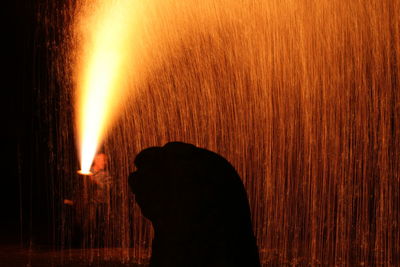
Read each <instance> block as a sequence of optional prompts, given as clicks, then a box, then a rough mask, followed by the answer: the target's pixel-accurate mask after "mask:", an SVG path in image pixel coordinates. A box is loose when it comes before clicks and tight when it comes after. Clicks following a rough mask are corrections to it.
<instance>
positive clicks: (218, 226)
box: [129, 142, 260, 267]
mask: <svg viewBox="0 0 400 267" xmlns="http://www.w3.org/2000/svg"><path fill="white" fill-rule="evenodd" d="M135 165H136V166H137V171H136V172H134V173H132V174H131V175H130V177H129V183H130V187H131V189H132V192H133V193H134V194H135V197H136V201H137V202H138V204H139V206H140V207H141V210H142V213H143V215H144V216H146V217H147V218H148V219H150V220H151V221H152V224H153V227H154V233H155V236H154V240H153V254H152V258H151V266H174V267H179V266H220V267H223V266H260V263H259V257H258V250H257V245H256V240H255V238H254V235H253V231H252V225H251V219H250V218H251V217H250V208H249V204H248V200H247V195H246V191H245V188H244V186H243V183H242V181H241V179H240V177H239V175H238V174H237V172H236V171H235V169H234V168H233V166H232V165H231V164H230V163H229V162H228V161H227V160H226V159H224V158H223V157H221V156H220V155H218V154H216V153H214V152H211V151H208V150H206V149H202V148H197V147H195V146H194V145H191V144H185V143H180V142H172V143H168V144H166V145H165V146H163V147H151V148H147V149H145V150H143V151H142V152H140V153H139V154H138V155H137V157H136V159H135Z"/></svg>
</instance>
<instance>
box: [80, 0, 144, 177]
mask: <svg viewBox="0 0 400 267" xmlns="http://www.w3.org/2000/svg"><path fill="white" fill-rule="evenodd" d="M138 2H139V1H130V0H122V1H97V2H91V3H89V4H85V3H83V5H82V8H81V9H79V11H78V14H77V19H76V26H75V30H76V34H77V40H78V53H77V58H76V60H77V62H76V72H77V73H76V75H75V76H76V78H77V80H76V83H77V85H76V87H77V94H76V96H77V99H76V105H77V106H76V110H77V131H78V133H77V134H78V147H79V148H80V161H81V173H83V174H85V173H89V172H90V167H91V164H92V161H93V158H94V156H95V154H96V151H97V150H98V147H99V145H100V144H101V142H102V140H103V139H104V136H105V134H106V130H107V128H108V127H110V125H111V124H112V122H113V121H114V119H115V115H116V113H117V111H118V109H119V107H120V105H121V104H122V102H121V99H123V98H124V96H125V95H126V91H127V89H128V88H129V86H128V85H127V81H128V79H127V77H128V76H129V73H127V71H126V70H127V69H128V68H127V64H128V63H129V64H130V68H131V67H132V61H133V60H132V59H133V58H134V51H137V49H134V47H132V46H133V45H134V44H135V42H132V38H133V37H134V36H135V35H136V36H139V35H140V34H139V33H138V29H140V28H143V27H138V22H139V21H141V22H144V19H143V17H140V14H143V12H142V11H143V10H142V7H143V6H140V5H139V4H138ZM136 43H137V42H136Z"/></svg>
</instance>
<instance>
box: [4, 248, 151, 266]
mask: <svg viewBox="0 0 400 267" xmlns="http://www.w3.org/2000/svg"><path fill="white" fill-rule="evenodd" d="M128 253H132V251H128V250H121V249H117V248H115V249H86V250H83V249H70V250H59V251H54V250H49V249H45V248H37V249H32V250H29V249H22V248H20V247H19V246H1V247H0V266H10V267H12V266H26V267H31V266H32V267H33V266H35V267H36V266H65V267H68V266H71V267H72V266H74V267H75V266H77V267H81V266H82V267H83V266H105V267H108V266H110V267H111V266H113V267H114V266H115V267H123V266H131V267H140V266H147V265H146V264H144V263H143V264H138V263H137V262H136V261H135V260H134V259H133V258H132V256H131V257H130V259H129V258H128V257H127V255H128ZM124 258H125V260H124Z"/></svg>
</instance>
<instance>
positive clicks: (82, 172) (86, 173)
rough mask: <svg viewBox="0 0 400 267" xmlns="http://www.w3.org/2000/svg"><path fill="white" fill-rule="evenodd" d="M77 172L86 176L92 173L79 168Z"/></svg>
mask: <svg viewBox="0 0 400 267" xmlns="http://www.w3.org/2000/svg"><path fill="white" fill-rule="evenodd" d="M77 173H78V174H80V175H86V176H92V175H93V173H92V172H90V171H89V172H85V171H82V170H80V171H77Z"/></svg>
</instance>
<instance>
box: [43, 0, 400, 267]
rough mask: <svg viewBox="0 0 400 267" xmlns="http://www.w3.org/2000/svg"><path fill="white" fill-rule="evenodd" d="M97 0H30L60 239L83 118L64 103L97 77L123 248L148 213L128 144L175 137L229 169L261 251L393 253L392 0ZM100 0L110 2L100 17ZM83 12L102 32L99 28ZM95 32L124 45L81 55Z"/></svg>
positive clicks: (134, 149) (362, 259)
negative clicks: (135, 189)
mask: <svg viewBox="0 0 400 267" xmlns="http://www.w3.org/2000/svg"><path fill="white" fill-rule="evenodd" d="M100 2H101V3H103V4H104V6H103V5H101V6H97V5H96V4H97V2H96V1H94V2H92V1H63V3H54V1H47V2H45V3H41V4H38V6H37V10H38V20H39V22H40V23H39V26H38V27H40V29H42V30H43V32H45V35H46V40H47V41H46V48H47V50H46V53H47V58H48V59H49V62H51V63H49V65H48V69H47V70H48V73H50V75H49V77H48V78H43V77H42V78H41V79H46V82H42V83H38V87H39V88H41V87H40V86H43V84H46V85H48V86H47V87H46V88H45V89H42V90H39V91H38V92H37V96H38V97H37V99H38V100H37V101H39V102H40V103H44V105H42V106H41V110H42V111H43V112H41V114H46V115H44V116H47V117H46V120H47V122H48V123H47V127H48V128H47V129H48V131H47V132H46V133H47V135H46V140H47V141H48V145H47V146H46V147H43V148H40V149H41V150H42V151H46V152H43V153H47V154H46V155H48V156H47V157H46V159H47V164H46V168H48V170H49V171H48V173H51V174H52V175H50V176H49V178H46V179H48V180H46V181H48V182H47V183H45V184H44V186H45V187H47V188H48V191H47V192H49V199H52V202H51V203H52V205H49V214H52V223H53V225H54V227H53V228H52V229H51V233H52V236H54V243H55V244H57V246H60V247H61V248H68V247H69V246H70V243H69V242H70V239H69V238H70V233H71V229H70V227H69V225H70V224H69V220H70V218H69V217H68V216H67V214H66V212H65V207H64V206H63V204H62V203H61V201H59V198H60V196H64V195H66V194H68V193H69V192H73V191H74V190H75V189H76V187H77V181H78V178H77V177H76V173H75V170H76V169H77V168H78V166H77V162H78V161H79V159H77V157H76V154H77V153H76V151H75V147H76V146H75V144H76V143H78V144H79V146H80V145H81V144H82V143H84V141H83V140H84V137H83V136H84V135H83V134H79V132H80V130H81V129H84V128H83V126H82V125H85V126H90V124H89V123H87V122H85V120H86V119H84V118H83V117H82V116H81V113H80V112H81V111H78V112H71V110H72V108H71V107H73V106H74V105H75V103H77V106H76V107H77V108H79V107H80V103H81V102H80V101H81V100H78V102H75V101H76V99H77V98H76V97H78V96H82V95H81V93H80V92H83V91H80V90H81V89H83V88H88V87H86V85H88V84H96V83H99V84H100V85H96V86H95V88H97V89H98V90H100V89H101V88H105V87H106V86H108V85H110V87H108V88H111V89H112V92H113V93H114V94H115V95H116V98H110V97H108V96H107V97H105V99H107V100H111V99H113V100H112V102H111V103H110V104H111V106H110V109H108V108H107V110H112V111H115V114H110V115H104V118H105V121H106V122H111V124H110V125H104V128H102V129H100V128H99V130H98V132H99V135H98V137H93V138H92V137H90V138H89V139H90V140H91V141H96V142H98V143H102V145H103V147H104V149H105V150H106V151H107V153H108V154H109V155H110V160H111V165H110V168H111V172H112V175H113V177H114V178H115V179H116V181H119V182H118V186H119V190H118V194H116V195H115V201H114V202H113V203H115V204H114V206H113V207H112V208H113V210H115V211H116V214H118V216H117V217H115V220H114V221H113V222H114V223H113V225H112V227H111V229H110V231H109V232H108V234H107V236H106V238H107V242H108V244H109V245H110V247H119V248H131V249H130V250H121V259H124V260H125V261H129V260H132V259H134V260H135V261H139V262H140V261H142V260H144V259H146V258H147V257H148V256H149V255H150V253H151V251H150V240H151V237H152V232H151V227H150V226H149V224H148V222H147V221H146V220H144V219H143V217H142V216H141V214H140V211H139V209H138V207H137V206H136V204H135V201H134V199H133V197H132V196H131V194H130V192H129V190H128V187H127V181H126V179H127V176H128V174H129V173H130V172H131V171H132V168H133V163H132V162H133V158H134V156H135V155H136V154H137V153H138V152H139V151H140V150H142V149H143V148H145V147H148V146H154V145H163V144H165V143H166V142H168V141H173V140H174V141H183V142H188V143H193V144H195V145H197V146H200V147H204V148H207V149H210V150H213V151H216V152H217V153H219V154H221V155H222V156H224V157H225V158H227V159H228V160H229V161H230V162H231V163H232V165H233V166H235V168H236V169H237V170H238V173H239V174H240V176H241V177H242V179H243V182H244V184H245V186H246V189H247V192H248V195H249V200H250V205H251V208H252V216H253V224H254V225H253V226H254V232H255V234H256V236H257V241H258V246H259V249H260V256H261V260H262V262H263V263H264V264H266V265H268V266H281V265H282V264H287V265H293V266H303V265H307V264H311V265H319V264H321V265H332V266H334V265H352V266H357V265H358V266H362V265H364V266H373V265H386V266H394V265H396V264H399V262H400V259H399V257H400V244H399V242H398V240H400V229H399V227H400V223H399V222H400V218H399V216H400V215H399V214H400V195H399V190H400V172H399V166H400V127H399V126H400V125H399V123H400V90H399V88H398V87H399V84H400V74H399V67H398V65H399V62H400V26H399V25H400V14H399V12H400V2H399V1H389V0H384V1H382V0H372V1H368V2H365V1H345V0H338V1H328V0H322V1H309V0H302V1H294V0H283V1H282V0H280V1H278V0H272V1H245V0H240V1H223V0H222V1H196V0H189V1H172V0H168V1H156V0H150V1H146V3H145V4H143V3H142V2H143V1H99V3H100ZM139 2H140V3H141V4H140V5H139V4H137V3H139ZM125 3H129V5H130V7H129V8H126V7H123V5H124V4H125ZM114 5H115V6H114ZM112 6H114V7H112ZM120 7H121V8H120ZM98 8H99V9H98ZM131 8H132V9H131ZM93 11H96V12H100V13H96V12H93ZM106 11H107V12H108V11H109V12H111V13H110V14H113V15H111V17H109V18H106V19H104V20H97V19H98V18H100V17H102V16H103V14H106ZM113 12H114V13H113ZM131 12H132V13H131ZM91 14H101V16H100V17H99V16H97V15H96V16H92V15H91ZM125 14H128V15H126V16H125ZM82 15H85V16H86V15H88V16H86V18H89V23H82V21H83V20H82V18H83V16H82ZM122 15H124V16H122ZM76 18H79V19H78V20H76ZM109 21H111V22H112V23H117V24H118V25H123V27H119V26H113V27H109V26H108V25H111V24H108V23H109ZM89 25H95V27H96V28H97V27H98V29H99V31H98V32H103V31H104V32H107V31H108V30H110V31H109V32H110V35H104V37H103V36H100V37H95V36H93V35H92V34H91V33H90V29H92V28H91V27H89ZM77 26H78V27H77ZM86 27H87V28H86ZM125 27H126V28H125ZM88 30H89V32H87V31H88ZM125 30H126V31H127V32H128V33H127V34H121V31H125ZM82 33H85V34H83V35H82ZM121 35H123V36H121ZM79 36H80V37H79ZM107 36H108V37H107ZM96 38H104V39H101V40H102V41H101V42H99V43H100V44H101V45H100V46H96V45H95V44H96V43H97V42H96ZM120 38H122V39H120ZM114 40H115V42H114ZM119 40H121V42H119ZM86 41H89V43H90V46H86V45H83V46H82V44H84V43H85V42H86ZM110 41H112V42H110ZM103 46H104V47H107V49H109V48H110V47H111V50H109V51H112V52H111V54H112V53H114V52H115V53H117V54H118V53H120V52H121V51H123V52H124V55H123V57H121V60H119V59H118V60H116V61H114V60H110V59H105V61H104V62H106V63H107V64H98V63H96V64H94V65H95V66H100V67H99V68H100V70H95V71H91V70H90V69H89V66H90V64H92V63H91V62H94V61H93V60H92V59H93V58H94V57H92V56H94V55H95V54H96V53H97V51H100V49H102V47H103ZM125 53H126V54H125ZM100 54H102V55H104V56H108V54H107V53H100ZM113 55H114V54H113ZM101 60H102V59H101ZM81 62H84V63H85V64H84V65H82V64H81ZM100 62H101V61H100ZM86 64H87V65H86ZM114 69H116V70H118V71H117V72H115V73H114V72H113V71H112V70H114ZM103 72H104V73H106V74H107V75H109V74H111V76H107V75H106V74H104V75H103V74H102V73H103ZM87 73H94V74H96V76H91V75H86V74H87ZM98 75H100V76H98ZM89 77H96V78H93V80H91V78H89ZM92 81H94V83H92ZM82 84H84V85H85V86H84V87H80V86H81V85H82ZM85 90H86V89H85ZM120 90H121V91H120ZM104 92H105V91H104ZM105 95H106V93H105ZM83 96H85V97H86V98H87V99H90V100H93V105H94V106H95V107H96V108H99V109H100V110H99V111H95V114H96V115H99V114H101V113H102V112H104V111H105V107H106V106H107V105H106V103H103V100H98V99H96V98H95V97H91V96H89V94H83ZM85 97H84V98H85ZM84 98H82V99H84ZM114 100H115V102H114ZM82 102H83V101H82ZM79 110H82V113H84V114H89V113H88V112H86V111H83V110H84V109H80V108H79ZM91 110H94V109H91ZM75 121H79V122H78V124H77V125H76V126H75V124H74V122H75ZM87 121H89V122H90V123H94V126H90V129H91V130H93V129H95V128H98V127H103V126H101V125H102V124H101V123H98V122H97V121H96V120H93V119H87ZM75 127H76V131H75ZM107 129H108V130H107ZM76 132H78V135H77V136H76V135H75V133H76ZM82 132H88V131H87V130H83V131H82ZM75 136H76V137H75ZM76 139H77V140H76ZM101 140H103V141H101ZM95 149H96V148H95V146H94V145H92V148H91V149H90V150H91V151H92V152H90V154H93V153H94V152H93V151H95ZM90 157H91V156H90ZM59 229H61V230H59Z"/></svg>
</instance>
